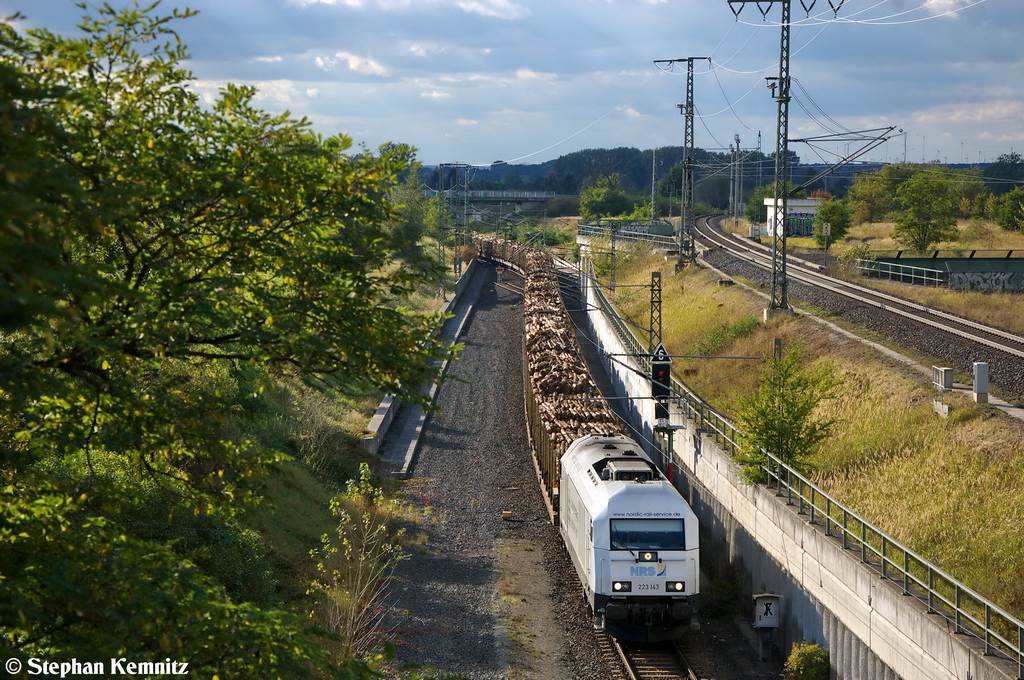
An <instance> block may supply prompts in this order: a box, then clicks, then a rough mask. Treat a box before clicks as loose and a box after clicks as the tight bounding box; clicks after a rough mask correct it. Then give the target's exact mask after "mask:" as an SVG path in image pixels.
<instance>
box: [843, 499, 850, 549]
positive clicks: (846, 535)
mask: <svg viewBox="0 0 1024 680" xmlns="http://www.w3.org/2000/svg"><path fill="white" fill-rule="evenodd" d="M849 517H850V514H849V512H847V510H846V508H843V550H848V549H849V548H850V530H849V529H848V528H847V526H846V520H847V519H849Z"/></svg>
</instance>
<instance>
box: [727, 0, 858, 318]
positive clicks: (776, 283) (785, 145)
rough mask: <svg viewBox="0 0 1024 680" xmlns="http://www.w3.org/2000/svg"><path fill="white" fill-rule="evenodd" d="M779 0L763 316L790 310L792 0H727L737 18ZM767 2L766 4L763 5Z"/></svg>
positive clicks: (771, 83)
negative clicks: (768, 274) (768, 273)
mask: <svg viewBox="0 0 1024 680" xmlns="http://www.w3.org/2000/svg"><path fill="white" fill-rule="evenodd" d="M776 1H778V3H779V5H781V6H782V18H781V19H780V28H781V29H782V30H781V38H780V40H779V75H778V76H777V77H770V78H767V80H768V87H769V88H770V89H771V91H772V97H773V98H774V99H775V102H776V104H777V105H778V113H777V123H776V129H775V192H774V195H775V203H774V205H773V206H772V215H773V217H774V225H773V234H772V290H771V301H770V302H769V304H768V309H766V310H765V317H766V318H767V317H769V316H773V315H775V314H778V313H783V312H789V311H791V309H790V306H789V299H788V295H787V288H788V281H787V280H786V214H787V210H786V209H787V207H788V202H789V200H788V199H789V192H788V191H787V188H786V179H787V178H788V176H789V100H790V96H789V85H790V78H789V46H790V29H791V27H792V9H793V8H792V0H728V2H729V9H731V10H732V13H733V14H734V15H735V16H736V18H737V19H739V16H740V12H741V11H742V10H743V8H744V7H745V6H747V5H748V4H751V3H753V4H755V5H757V9H758V11H760V12H761V15H762V16H763V17H767V16H768V12H770V11H771V9H772V6H773V5H774V4H775V3H776ZM845 1H846V0H838V4H837V3H836V0H829V6H831V7H832V11H833V12H834V13H835V14H836V15H837V16H838V14H839V8H840V7H842V6H843V3H844V2H845ZM765 3H767V5H768V6H767V7H764V5H765ZM816 3H817V0H809V1H808V0H800V4H801V6H802V7H803V8H804V11H806V12H807V15H808V16H810V14H811V10H813V9H814V5H815V4H816Z"/></svg>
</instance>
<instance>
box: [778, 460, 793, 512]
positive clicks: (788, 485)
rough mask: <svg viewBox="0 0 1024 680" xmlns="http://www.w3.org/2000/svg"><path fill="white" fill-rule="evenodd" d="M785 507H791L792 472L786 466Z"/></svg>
mask: <svg viewBox="0 0 1024 680" xmlns="http://www.w3.org/2000/svg"><path fill="white" fill-rule="evenodd" d="M779 465H782V463H779ZM786 505H793V471H792V470H790V469H789V466H788V465H787V466H786Z"/></svg>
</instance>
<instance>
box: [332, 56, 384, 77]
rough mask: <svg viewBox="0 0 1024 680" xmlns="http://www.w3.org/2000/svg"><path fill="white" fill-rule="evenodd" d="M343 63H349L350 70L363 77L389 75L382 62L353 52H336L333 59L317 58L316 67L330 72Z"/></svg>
mask: <svg viewBox="0 0 1024 680" xmlns="http://www.w3.org/2000/svg"><path fill="white" fill-rule="evenodd" d="M342 61H344V62H347V63H348V67H349V69H351V70H353V71H355V72H356V73H362V74H363V75H368V76H386V75H387V74H388V70H387V69H386V68H384V66H383V65H382V64H381V63H380V62H378V61H375V60H373V59H370V58H369V57H360V56H359V55H358V54H352V53H351V52H335V53H334V57H333V58H332V57H317V58H316V65H317V66H319V67H320V68H322V69H323V70H325V71H329V70H330V69H332V68H333V67H334V66H336V65H337V64H338V63H339V62H342Z"/></svg>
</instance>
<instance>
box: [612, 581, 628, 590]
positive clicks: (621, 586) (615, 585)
mask: <svg viewBox="0 0 1024 680" xmlns="http://www.w3.org/2000/svg"><path fill="white" fill-rule="evenodd" d="M612 591H613V592H616V593H631V592H633V582H632V581H614V582H612Z"/></svg>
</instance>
